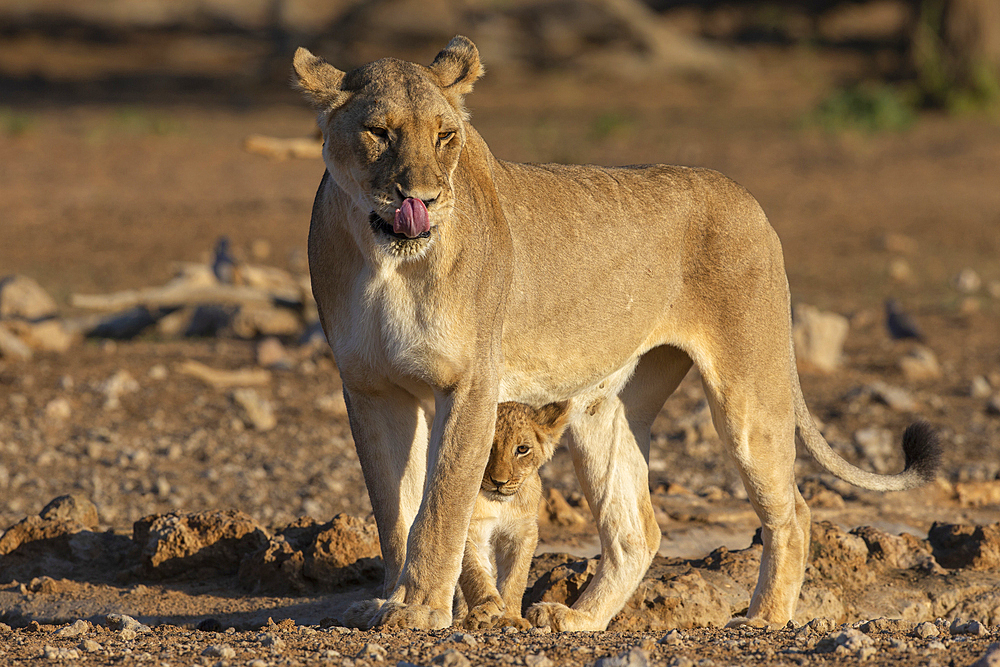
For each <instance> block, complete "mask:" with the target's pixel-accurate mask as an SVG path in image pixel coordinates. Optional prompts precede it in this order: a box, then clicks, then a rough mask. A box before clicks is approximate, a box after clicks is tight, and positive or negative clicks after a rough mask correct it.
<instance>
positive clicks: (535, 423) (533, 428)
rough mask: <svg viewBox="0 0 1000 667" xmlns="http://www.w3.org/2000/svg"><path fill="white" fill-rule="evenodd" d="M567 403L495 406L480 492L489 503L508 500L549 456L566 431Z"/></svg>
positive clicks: (510, 403)
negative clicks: (495, 423)
mask: <svg viewBox="0 0 1000 667" xmlns="http://www.w3.org/2000/svg"><path fill="white" fill-rule="evenodd" d="M568 410H569V401H562V402H560V403H549V404H548V405H546V406H544V407H541V408H538V409H535V408H533V407H531V406H530V405H525V404H523V403H513V402H508V403H501V404H500V405H498V406H497V426H496V433H495V435H494V436H493V449H492V451H490V461H489V463H487V464H486V472H485V473H483V483H482V485H481V487H480V488H481V489H482V490H483V491H484V492H485V493H486V495H487V496H488V497H489V498H490V499H491V500H509V499H510V498H511V496H513V495H514V494H515V493H517V491H518V489H520V488H521V483H522V482H524V480H525V479H527V478H528V477H529V476H530V475H531V474H532V473H534V472H535V471H536V470H538V469H539V468H540V467H541V466H542V464H543V463H545V462H546V461H548V460H549V459H550V458H551V457H552V453H553V452H554V451H555V448H556V444H558V442H559V437H560V436H561V435H562V432H563V430H564V429H565V428H566V420H567V418H568V416H569V415H568Z"/></svg>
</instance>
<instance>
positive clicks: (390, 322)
mask: <svg viewBox="0 0 1000 667" xmlns="http://www.w3.org/2000/svg"><path fill="white" fill-rule="evenodd" d="M455 318H456V314H454V313H451V312H449V309H448V308H447V307H442V305H441V304H439V303H437V302H435V301H434V300H429V299H425V298H422V297H421V294H420V290H419V289H418V288H417V287H415V286H414V285H413V283H412V281H409V280H407V279H406V278H405V277H403V276H400V275H399V274H397V273H395V272H392V271H388V270H382V271H374V270H369V271H364V272H362V274H361V275H359V276H357V277H356V278H355V279H354V281H353V282H352V284H351V285H350V287H349V294H348V296H347V298H346V299H344V300H342V301H341V302H340V307H339V308H336V309H335V311H334V312H333V313H331V314H330V319H331V320H332V322H331V323H330V324H331V327H330V328H331V330H332V331H334V336H333V338H334V340H331V341H330V342H331V345H332V347H333V350H334V353H335V355H336V356H337V359H338V362H339V363H340V365H341V367H352V368H358V369H363V372H365V373H375V374H377V375H379V376H381V377H389V378H395V379H400V378H409V379H417V380H420V381H423V382H425V383H427V384H429V385H431V386H432V387H443V386H447V385H448V384H450V383H452V382H454V378H455V377H456V376H457V374H458V373H459V372H460V371H461V369H462V368H463V367H464V365H465V363H464V347H463V346H462V345H461V344H460V342H459V341H458V338H457V336H456V333H455V331H454V329H455V326H454V324H455Z"/></svg>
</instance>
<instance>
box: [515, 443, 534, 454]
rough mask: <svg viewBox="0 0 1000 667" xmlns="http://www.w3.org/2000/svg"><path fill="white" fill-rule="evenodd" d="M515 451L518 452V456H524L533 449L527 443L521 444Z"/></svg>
mask: <svg viewBox="0 0 1000 667" xmlns="http://www.w3.org/2000/svg"><path fill="white" fill-rule="evenodd" d="M514 451H515V452H517V455H518V456H524V455H525V454H527V453H528V452H530V451H531V447H528V446H527V445H521V446H519V447H518V448H517V449H516V450H514Z"/></svg>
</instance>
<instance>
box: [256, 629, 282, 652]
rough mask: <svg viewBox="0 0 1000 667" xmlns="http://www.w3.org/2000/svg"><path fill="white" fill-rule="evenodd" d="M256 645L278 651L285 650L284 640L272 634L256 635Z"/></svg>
mask: <svg viewBox="0 0 1000 667" xmlns="http://www.w3.org/2000/svg"><path fill="white" fill-rule="evenodd" d="M257 643H258V644H260V645H261V646H270V647H271V648H273V649H275V650H279V651H280V650H281V649H283V648H285V640H284V639H282V638H281V637H279V636H278V635H276V634H274V633H273V632H262V633H260V634H259V635H257Z"/></svg>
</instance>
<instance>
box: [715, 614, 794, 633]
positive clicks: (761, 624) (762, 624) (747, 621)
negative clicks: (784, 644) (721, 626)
mask: <svg viewBox="0 0 1000 667" xmlns="http://www.w3.org/2000/svg"><path fill="white" fill-rule="evenodd" d="M744 625H745V626H747V627H750V628H768V629H771V630H776V629H780V628H783V627H785V626H784V624H783V623H769V622H768V621H765V620H764V619H763V618H747V617H746V616H734V617H733V618H732V620H730V621H729V622H728V623H726V627H727V628H738V627H741V626H744Z"/></svg>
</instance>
